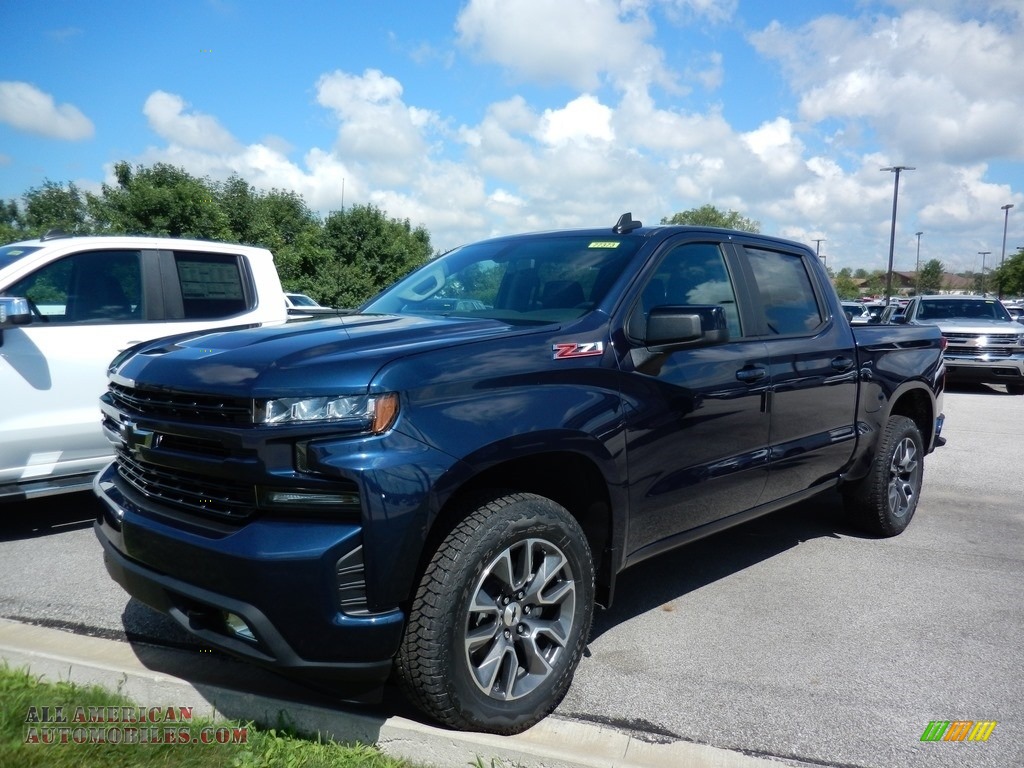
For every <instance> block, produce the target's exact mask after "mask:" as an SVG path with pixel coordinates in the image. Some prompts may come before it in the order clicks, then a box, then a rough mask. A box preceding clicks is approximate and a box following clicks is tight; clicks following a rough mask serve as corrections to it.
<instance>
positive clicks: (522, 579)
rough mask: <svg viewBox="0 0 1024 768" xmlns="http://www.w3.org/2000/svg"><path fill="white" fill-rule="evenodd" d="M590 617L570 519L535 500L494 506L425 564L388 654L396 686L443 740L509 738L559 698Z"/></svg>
mask: <svg viewBox="0 0 1024 768" xmlns="http://www.w3.org/2000/svg"><path fill="white" fill-rule="evenodd" d="M593 606H594V566H593V560H592V558H591V553H590V547H589V546H588V544H587V539H586V536H585V535H584V533H583V531H582V529H581V528H580V526H579V524H578V523H577V522H576V520H575V519H574V518H573V517H572V515H571V514H569V512H568V511H566V510H565V509H564V508H563V507H561V506H559V505H558V504H556V503H555V502H553V501H551V500H550V499H547V498H544V497H542V496H536V495H533V494H525V493H523V494H520V493H517V494H509V495H505V496H498V497H496V498H492V499H490V500H488V501H486V502H485V503H482V504H480V505H479V506H477V507H475V508H474V509H473V510H472V511H471V512H470V514H469V515H468V516H467V517H465V518H464V519H463V520H462V521H461V522H459V524H458V525H457V526H456V527H455V528H454V530H452V532H451V533H450V534H448V536H446V537H445V539H444V541H443V542H442V543H441V545H440V547H439V548H438V549H437V551H436V552H435V553H434V556H433V557H432V558H431V560H430V563H429V565H428V566H427V568H426V571H425V573H424V574H423V578H422V580H421V582H420V587H419V589H418V591H417V593H416V596H415V598H414V600H413V603H412V607H411V609H410V612H409V621H408V624H407V626H406V632H405V637H404V638H403V641H402V645H401V648H400V649H399V652H398V657H397V660H396V662H397V665H396V671H397V673H398V680H399V683H400V685H401V686H402V688H403V690H404V691H405V693H406V695H407V696H408V697H409V699H410V700H411V701H412V702H413V703H414V704H416V706H418V707H419V708H420V709H422V710H423V711H424V712H426V713H427V714H428V715H430V716H432V717H434V718H436V719H437V720H439V721H440V722H442V723H444V724H446V725H449V726H451V727H453V728H457V729H460V730H479V731H487V732H491V733H500V734H510V733H518V732H520V731H523V730H525V729H527V728H529V727H530V726H531V725H533V724H535V723H536V722H538V721H539V720H540V719H541V718H543V717H544V716H545V715H547V714H548V713H549V712H551V710H552V709H554V708H555V707H556V706H557V705H558V702H559V701H561V699H562V697H563V696H564V695H565V692H566V690H568V688H569V684H570V682H571V681H572V676H573V672H574V671H575V669H576V666H577V664H579V660H580V657H581V656H582V654H583V648H584V645H585V644H586V642H587V638H588V636H589V634H590V622H591V618H592V616H593Z"/></svg>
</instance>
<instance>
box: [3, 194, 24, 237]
mask: <svg viewBox="0 0 1024 768" xmlns="http://www.w3.org/2000/svg"><path fill="white" fill-rule="evenodd" d="M24 238H25V232H24V229H23V227H22V222H21V212H20V211H19V210H18V203H17V202H16V201H14V200H0V245H2V244H6V243H14V242H17V241H18V240H23V239H24Z"/></svg>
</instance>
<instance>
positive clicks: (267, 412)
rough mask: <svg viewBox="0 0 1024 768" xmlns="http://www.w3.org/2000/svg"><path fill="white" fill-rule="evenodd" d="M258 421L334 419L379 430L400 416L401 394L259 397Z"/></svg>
mask: <svg viewBox="0 0 1024 768" xmlns="http://www.w3.org/2000/svg"><path fill="white" fill-rule="evenodd" d="M255 413H256V423H257V424H316V423H326V422H332V423H336V424H338V425H339V426H342V427H347V428H350V429H352V430H353V431H359V432H371V433H373V434H375V435H376V434H380V433H381V432H384V431H385V430H387V429H388V428H389V427H390V426H391V425H392V424H393V423H394V421H395V418H396V417H397V416H398V395H397V394H396V393H394V392H388V393H385V394H382V395H338V396H333V397H332V396H328V397H281V398H277V399H274V400H257V401H256V410H255Z"/></svg>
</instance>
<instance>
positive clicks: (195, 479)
mask: <svg viewBox="0 0 1024 768" xmlns="http://www.w3.org/2000/svg"><path fill="white" fill-rule="evenodd" d="M117 471H118V473H119V474H120V475H121V477H122V478H123V479H124V480H125V482H127V483H129V484H130V485H131V486H132V487H133V488H134V489H135V490H137V491H138V492H139V493H141V494H143V495H145V496H147V497H148V498H150V499H154V500H155V501H158V502H160V503H161V504H165V505H167V506H169V507H173V508H174V509H179V510H182V511H185V512H191V513H193V514H199V515H206V516H208V517H213V518H218V519H221V520H237V521H239V522H241V521H243V520H247V519H248V518H250V517H251V516H252V515H253V513H254V512H255V510H256V489H255V487H254V486H252V485H248V484H245V483H234V482H231V481H228V480H224V479H222V478H216V479H214V478H210V477H204V476H202V475H196V474H192V473H190V472H180V471H178V470H175V469H170V468H168V467H155V466H153V465H152V464H148V463H147V462H144V461H137V460H135V459H134V458H133V457H132V456H130V455H129V454H128V453H127V452H125V451H118V452H117Z"/></svg>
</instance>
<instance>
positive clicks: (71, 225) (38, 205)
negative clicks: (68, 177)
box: [21, 180, 92, 237]
mask: <svg viewBox="0 0 1024 768" xmlns="http://www.w3.org/2000/svg"><path fill="white" fill-rule="evenodd" d="M22 200H24V202H25V212H24V214H23V215H22V217H21V220H22V223H23V225H24V228H25V233H24V236H26V237H38V236H39V235H42V234H45V233H46V232H47V230H50V229H62V230H64V231H65V232H67V233H68V234H69V235H87V234H90V232H91V229H92V228H91V226H90V225H89V223H88V210H87V208H86V201H85V196H84V195H83V194H82V193H81V192H80V191H79V189H78V187H76V186H75V185H74V184H71V183H69V184H68V185H67V187H65V186H64V185H63V184H57V183H56V182H53V181H50V180H46V181H44V182H43V185H42V186H41V187H33V188H32V189H30V190H29V191H28V192H26V193H25V194H24V195H23V196H22Z"/></svg>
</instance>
